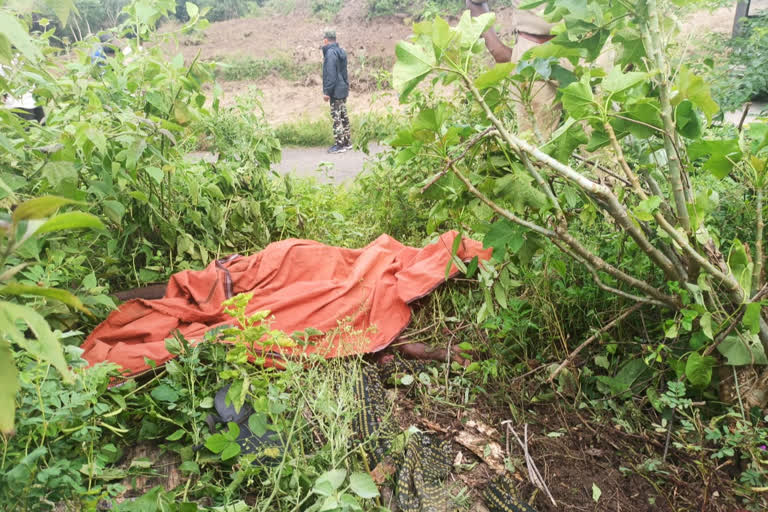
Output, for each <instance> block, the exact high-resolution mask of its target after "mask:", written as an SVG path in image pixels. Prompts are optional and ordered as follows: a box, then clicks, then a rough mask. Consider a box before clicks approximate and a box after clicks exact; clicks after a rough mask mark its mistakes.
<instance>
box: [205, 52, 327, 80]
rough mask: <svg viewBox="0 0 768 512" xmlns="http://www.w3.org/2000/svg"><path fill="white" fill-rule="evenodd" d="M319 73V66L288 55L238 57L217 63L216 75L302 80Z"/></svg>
mask: <svg viewBox="0 0 768 512" xmlns="http://www.w3.org/2000/svg"><path fill="white" fill-rule="evenodd" d="M318 73H319V66H318V65H316V64H312V63H307V62H305V63H298V62H296V61H295V60H293V59H291V58H290V57H289V56H287V55H276V56H274V57H269V58H254V57H236V58H231V59H225V60H221V61H218V62H217V63H216V71H215V76H216V77H217V78H219V79H221V80H227V81H237V80H254V81H259V80H263V79H265V78H269V77H270V76H279V77H281V78H284V79H286V80H294V81H295V80H302V79H304V78H306V77H307V76H311V75H313V74H318Z"/></svg>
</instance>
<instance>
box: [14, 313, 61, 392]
mask: <svg viewBox="0 0 768 512" xmlns="http://www.w3.org/2000/svg"><path fill="white" fill-rule="evenodd" d="M19 320H20V321H23V322H24V323H26V324H27V326H28V327H29V329H30V330H31V331H32V333H33V334H34V335H35V338H34V339H28V338H27V337H26V336H24V335H23V334H22V333H21V332H20V331H19V330H18V328H17V327H16V322H17V321H19ZM0 325H2V326H3V327H4V328H3V329H2V331H0V332H4V333H5V334H7V335H8V336H10V338H11V340H12V341H13V342H14V343H16V344H17V345H19V346H20V347H22V348H23V349H24V350H26V351H27V352H29V354H30V355H32V356H33V357H36V358H38V359H40V360H42V361H46V362H48V363H51V364H52V365H53V366H54V368H56V369H57V370H58V371H59V373H60V374H61V377H62V379H63V380H64V382H66V383H68V384H71V383H73V382H74V381H75V377H74V375H72V373H71V372H70V371H69V367H68V366H67V361H66V359H64V351H63V350H62V348H61V343H59V340H58V339H56V336H54V334H53V332H51V328H50V327H49V326H48V322H46V321H45V318H43V317H42V316H41V315H40V314H39V313H37V312H36V311H35V310H33V309H32V308H28V307H26V306H20V305H18V304H13V303H10V302H0Z"/></svg>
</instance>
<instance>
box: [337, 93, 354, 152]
mask: <svg viewBox="0 0 768 512" xmlns="http://www.w3.org/2000/svg"><path fill="white" fill-rule="evenodd" d="M341 102H342V103H341V108H340V113H341V131H342V137H343V139H344V140H343V142H342V146H343V147H345V148H346V147H349V146H351V145H352V131H351V130H350V127H349V115H348V114H347V100H346V99H343V100H341Z"/></svg>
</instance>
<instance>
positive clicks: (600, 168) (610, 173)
mask: <svg viewBox="0 0 768 512" xmlns="http://www.w3.org/2000/svg"><path fill="white" fill-rule="evenodd" d="M573 158H575V159H576V160H579V161H581V162H584V163H585V164H589V165H591V166H592V167H594V168H595V169H597V170H598V171H600V172H604V173H605V174H607V175H608V176H610V177H611V178H614V179H617V180H619V181H620V182H622V183H623V184H625V185H626V186H628V187H629V186H632V184H631V183H630V182H629V181H628V180H627V179H626V178H622V177H621V176H619V175H618V174H616V173H614V172H613V171H611V170H610V169H608V168H607V167H605V166H603V165H600V164H598V163H597V162H594V161H592V160H590V159H589V158H584V157H583V156H581V155H579V154H574V155H573Z"/></svg>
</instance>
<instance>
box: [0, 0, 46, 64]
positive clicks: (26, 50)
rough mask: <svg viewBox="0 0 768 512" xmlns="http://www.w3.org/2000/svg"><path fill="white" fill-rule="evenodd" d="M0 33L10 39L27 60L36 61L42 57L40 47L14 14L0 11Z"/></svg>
mask: <svg viewBox="0 0 768 512" xmlns="http://www.w3.org/2000/svg"><path fill="white" fill-rule="evenodd" d="M0 35H2V36H4V37H5V38H6V39H7V40H8V41H11V42H12V43H13V45H14V46H15V47H16V49H17V50H18V51H19V52H20V53H21V54H22V55H23V56H24V57H26V58H27V59H28V60H30V61H32V62H36V61H38V60H39V59H40V58H41V57H42V54H41V53H40V49H39V48H38V47H37V46H36V45H35V43H34V42H33V41H32V38H31V37H29V32H28V31H27V28H26V27H25V26H24V25H22V23H21V21H19V19H18V18H17V17H16V16H14V15H12V14H10V13H9V12H6V11H0ZM9 60H10V59H9Z"/></svg>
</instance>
